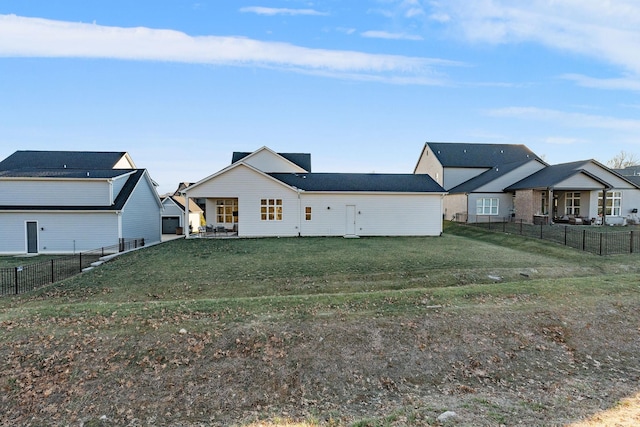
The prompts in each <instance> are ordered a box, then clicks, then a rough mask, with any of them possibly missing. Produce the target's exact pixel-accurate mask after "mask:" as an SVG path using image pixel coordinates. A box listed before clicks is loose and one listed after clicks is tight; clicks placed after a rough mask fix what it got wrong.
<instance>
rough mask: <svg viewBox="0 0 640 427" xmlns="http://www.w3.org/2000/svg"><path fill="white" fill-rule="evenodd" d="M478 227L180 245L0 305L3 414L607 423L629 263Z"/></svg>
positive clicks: (190, 421)
mask: <svg viewBox="0 0 640 427" xmlns="http://www.w3.org/2000/svg"><path fill="white" fill-rule="evenodd" d="M460 233H464V231H460ZM473 233H474V234H473V235H471V236H445V237H443V238H433V239H404V238H403V239H360V240H359V241H354V240H342V239H260V240H246V241H245V240H236V241H224V242H223V241H198V242H189V241H187V242H183V241H175V242H171V243H168V244H166V245H161V246H157V247H154V248H149V249H145V250H143V251H139V252H137V253H135V254H130V255H127V256H124V257H122V258H120V259H118V260H116V261H113V262H111V263H109V264H107V265H105V266H103V268H101V269H99V270H97V271H94V272H92V273H90V274H85V275H82V276H80V277H78V278H75V279H73V280H69V281H67V282H64V283H61V284H58V285H56V286H52V287H49V288H47V289H43V290H41V291H39V292H35V293H33V294H30V295H25V296H21V297H12V298H3V299H0V331H1V332H0V333H1V334H2V339H1V340H0V358H1V359H2V360H3V363H2V364H0V387H1V390H2V393H1V394H0V408H1V410H0V424H2V425H74V426H76V425H78V426H79V425H85V426H111V425H132V426H137V425H154V426H155V425H160V426H162V425H166V426H174V425H181V426H200V425H220V426H222V425H224V426H227V425H236V426H251V427H254V426H255V427H258V426H268V427H271V426H301V427H307V426H338V425H339V426H342V425H350V426H353V427H365V426H368V427H378V426H380V427H382V426H437V425H440V423H439V422H438V421H437V417H438V415H439V414H441V413H442V412H444V411H446V410H453V411H455V412H456V413H457V414H458V416H457V417H456V418H454V419H453V420H451V421H449V422H447V425H457V426H494V425H518V424H520V425H529V426H536V425H544V426H546V425H570V424H571V423H575V422H578V421H580V420H591V419H592V421H593V422H598V420H605V421H601V422H605V423H606V422H608V421H606V420H613V421H615V422H617V420H618V419H614V418H598V417H605V416H609V415H608V413H607V412H604V411H607V410H609V409H612V408H613V409H618V410H620V409H623V408H625V407H626V406H625V405H626V403H619V402H626V401H625V400H624V399H626V398H629V397H630V396H635V397H634V398H633V402H635V403H637V393H638V383H639V381H640V371H638V368H637V366H638V365H639V363H638V362H639V360H638V354H640V330H639V329H638V324H637V313H638V309H639V308H640V288H639V287H638V268H639V266H638V263H637V259H636V258H632V257H614V258H608V259H603V258H601V257H595V256H589V255H585V254H582V253H576V252H571V251H566V250H559V249H558V248H555V247H549V246H547V245H545V244H544V243H541V242H540V243H539V242H535V241H523V240H518V239H517V238H514V237H509V236H506V237H504V236H503V237H500V236H495V235H491V236H485V237H483V236H482V235H479V234H475V233H476V231H474V232H473ZM479 239H480V240H479ZM344 257H350V258H349V259H345V258H344ZM521 273H526V275H522V274H521ZM496 275H500V276H501V277H502V279H501V280H497V279H491V278H489V276H492V277H496ZM630 407H631V406H630ZM619 414H620V413H619ZM635 414H637V413H635ZM618 416H619V417H620V418H619V419H622V417H623V415H621V414H620V415H618ZM624 416H625V417H627V418H628V416H627V415H624ZM630 416H631V417H633V416H636V415H634V414H633V413H632V414H631V415H630ZM592 417H593V418H592ZM631 419H633V418H631ZM585 422H586V421H585ZM589 422H591V421H589ZM586 425H589V424H586ZM595 425H597V424H595ZM613 425H615V424H613ZM623 425H624V424H623Z"/></svg>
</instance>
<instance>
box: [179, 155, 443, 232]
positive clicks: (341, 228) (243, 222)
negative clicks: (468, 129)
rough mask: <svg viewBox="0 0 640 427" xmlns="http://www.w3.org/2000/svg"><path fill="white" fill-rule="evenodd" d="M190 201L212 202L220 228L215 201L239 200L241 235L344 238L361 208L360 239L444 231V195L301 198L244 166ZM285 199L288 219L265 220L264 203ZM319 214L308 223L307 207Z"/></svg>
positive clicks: (203, 186) (193, 193)
mask: <svg viewBox="0 0 640 427" xmlns="http://www.w3.org/2000/svg"><path fill="white" fill-rule="evenodd" d="M188 196H189V197H190V198H196V197H202V198H206V199H207V209H206V211H207V216H208V217H207V223H208V224H213V223H215V214H216V211H215V202H216V200H217V199H220V198H237V199H238V217H239V220H238V235H239V236H240V237H260V236H298V235H301V236H344V235H345V232H346V215H347V213H346V206H347V205H355V207H356V208H355V209H356V234H357V235H360V236H438V235H440V233H441V232H442V195H441V194H440V193H437V194H399V193H393V194H388V193H375V194H374V193H319V192H318V193H311V192H310V193H307V192H304V191H301V192H300V193H299V198H298V192H297V191H296V190H293V189H292V188H290V187H288V186H285V185H283V184H281V183H280V182H279V181H276V180H274V179H271V178H270V177H268V176H265V175H263V174H261V173H259V172H256V171H254V170H252V169H250V168H248V167H245V166H244V165H239V166H236V167H234V168H232V169H228V170H226V171H225V172H222V173H220V174H219V175H215V176H214V177H212V178H210V179H209V180H208V181H204V182H202V183H200V184H198V185H197V186H195V187H194V188H193V189H192V190H190V191H189V190H188ZM265 198H267V199H281V200H282V211H283V214H282V220H281V221H263V220H262V219H261V207H262V205H261V202H262V200H263V199H265ZM307 207H309V208H311V212H313V215H312V220H310V221H307V220H306V212H307V210H306V208H307Z"/></svg>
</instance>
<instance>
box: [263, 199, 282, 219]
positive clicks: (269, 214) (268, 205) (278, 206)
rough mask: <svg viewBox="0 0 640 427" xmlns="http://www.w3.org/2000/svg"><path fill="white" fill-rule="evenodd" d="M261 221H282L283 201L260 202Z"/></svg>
mask: <svg viewBox="0 0 640 427" xmlns="http://www.w3.org/2000/svg"><path fill="white" fill-rule="evenodd" d="M260 219H261V220H262V221H282V199H262V200H260Z"/></svg>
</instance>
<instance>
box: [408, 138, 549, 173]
mask: <svg viewBox="0 0 640 427" xmlns="http://www.w3.org/2000/svg"><path fill="white" fill-rule="evenodd" d="M429 148H430V149H431V152H432V153H433V155H434V156H436V158H437V159H438V161H439V162H440V164H441V165H442V166H443V167H452V168H491V167H493V166H497V165H504V164H507V163H514V162H522V161H525V160H532V159H537V160H540V161H542V159H540V158H539V157H538V156H537V155H536V154H535V153H534V152H533V151H531V150H529V149H528V148H527V147H526V146H525V145H523V144H470V143H457V142H427V143H426V144H425V146H424V148H423V150H422V152H423V154H424V152H425V151H426V150H428V149H429ZM420 157H422V155H421V156H420Z"/></svg>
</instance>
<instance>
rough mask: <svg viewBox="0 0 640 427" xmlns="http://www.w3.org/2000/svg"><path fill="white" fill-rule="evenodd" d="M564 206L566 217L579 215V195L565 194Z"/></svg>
mask: <svg viewBox="0 0 640 427" xmlns="http://www.w3.org/2000/svg"><path fill="white" fill-rule="evenodd" d="M564 206H565V213H566V214H567V215H580V193H567V194H566V195H565V199H564Z"/></svg>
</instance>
